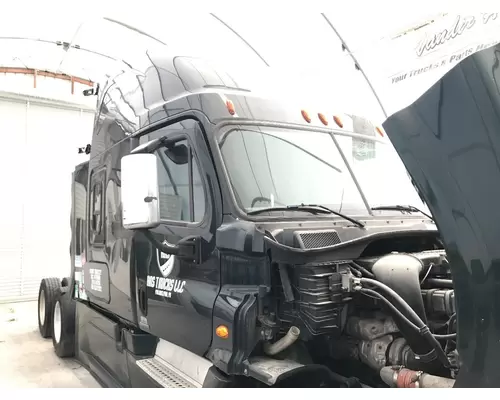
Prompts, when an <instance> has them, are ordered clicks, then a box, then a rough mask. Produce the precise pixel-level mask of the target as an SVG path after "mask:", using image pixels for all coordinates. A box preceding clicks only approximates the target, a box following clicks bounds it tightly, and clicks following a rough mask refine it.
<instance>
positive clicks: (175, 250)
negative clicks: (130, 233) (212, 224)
mask: <svg viewBox="0 0 500 400" xmlns="http://www.w3.org/2000/svg"><path fill="white" fill-rule="evenodd" d="M141 231H142V233H143V234H144V236H146V238H147V239H148V240H149V241H150V242H151V243H153V245H154V246H155V247H156V248H157V249H158V250H160V251H161V252H163V253H165V254H172V255H174V256H176V257H178V258H179V259H181V260H185V261H188V262H191V263H193V264H201V262H202V256H201V237H199V236H187V237H185V238H183V239H181V240H179V242H178V243H177V244H165V242H164V243H161V242H160V241H158V240H157V239H156V238H155V237H154V235H153V234H152V233H151V232H150V231H149V230H148V229H144V230H141Z"/></svg>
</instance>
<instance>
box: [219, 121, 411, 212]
mask: <svg viewBox="0 0 500 400" xmlns="http://www.w3.org/2000/svg"><path fill="white" fill-rule="evenodd" d="M246 127H263V128H265V127H269V128H277V129H290V130H298V131H310V132H319V133H325V134H327V135H329V136H330V139H331V140H332V141H333V143H334V145H335V147H336V149H337V151H338V152H339V154H340V156H341V157H342V160H343V162H344V164H345V167H346V169H347V171H348V172H349V176H350V178H351V179H352V180H353V183H354V184H355V186H356V188H357V190H358V192H359V194H360V196H361V199H362V202H363V205H364V207H365V208H366V212H367V215H362V216H354V215H353V216H352V217H355V218H357V219H358V220H361V221H362V220H363V219H373V218H377V217H382V216H381V215H380V214H379V213H374V211H373V210H372V209H371V206H370V205H369V202H368V201H367V198H366V195H365V193H364V192H363V189H362V187H361V185H360V183H359V181H358V179H357V177H356V175H355V173H354V171H353V170H352V167H351V165H350V163H349V162H348V160H347V158H346V156H345V154H344V152H343V151H342V148H341V146H340V145H339V143H338V141H337V139H336V137H335V136H336V135H339V136H346V137H351V138H356V139H360V140H369V141H372V142H379V143H382V144H386V141H387V139H382V138H378V137H376V136H368V135H365V134H361V133H355V132H352V131H348V130H346V129H339V128H323V127H320V126H316V125H302V124H295V123H287V122H276V121H262V120H224V121H221V122H219V123H218V124H217V125H216V126H215V127H214V131H213V132H214V142H215V143H214V144H215V146H214V151H215V152H216V153H217V158H218V159H219V160H218V161H219V163H220V164H219V165H220V167H221V170H222V172H223V174H224V179H225V181H226V182H227V189H228V191H229V194H230V197H231V201H232V203H233V205H234V211H235V213H236V214H237V217H239V218H242V219H246V220H249V221H262V220H266V221H283V220H290V219H292V220H311V219H314V220H325V219H327V220H331V219H341V218H340V217H338V216H336V215H333V214H317V215H314V214H311V213H309V212H307V211H304V212H303V213H302V212H297V211H280V212H279V215H276V216H274V215H272V211H270V214H269V215H266V214H259V215H249V214H247V211H246V210H245V209H244V208H243V207H242V206H241V205H240V203H239V202H238V200H237V196H236V194H235V191H234V187H233V184H232V182H231V179H230V176H229V172H228V170H227V166H226V163H225V162H224V158H223V156H222V152H221V149H220V143H221V142H223V141H224V139H225V138H226V136H227V135H228V134H229V133H231V132H232V131H234V130H238V129H244V128H246ZM415 190H416V189H415ZM349 216H351V215H349ZM396 218H397V219H401V216H399V217H396ZM408 218H410V219H413V218H412V216H411V215H405V217H404V219H408ZM417 218H418V217H417ZM383 219H393V217H391V216H387V215H386V216H384V217H383Z"/></svg>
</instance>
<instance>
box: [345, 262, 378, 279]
mask: <svg viewBox="0 0 500 400" xmlns="http://www.w3.org/2000/svg"><path fill="white" fill-rule="evenodd" d="M350 264H351V266H352V267H353V268H355V269H357V270H358V271H359V272H361V273H362V274H363V275H364V276H366V277H367V278H375V275H373V274H372V273H371V272H370V271H368V270H367V269H366V268H365V267H362V266H361V265H359V264H358V263H355V262H354V261H351V263H350Z"/></svg>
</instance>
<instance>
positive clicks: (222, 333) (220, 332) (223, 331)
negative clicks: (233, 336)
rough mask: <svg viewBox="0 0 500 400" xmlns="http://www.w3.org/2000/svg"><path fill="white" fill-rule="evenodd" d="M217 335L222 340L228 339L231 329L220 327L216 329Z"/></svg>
mask: <svg viewBox="0 0 500 400" xmlns="http://www.w3.org/2000/svg"><path fill="white" fill-rule="evenodd" d="M215 334H216V335H217V336H219V337H220V338H221V339H227V338H228V337H229V329H228V327H227V326H225V325H219V326H218V327H217V328H216V329H215Z"/></svg>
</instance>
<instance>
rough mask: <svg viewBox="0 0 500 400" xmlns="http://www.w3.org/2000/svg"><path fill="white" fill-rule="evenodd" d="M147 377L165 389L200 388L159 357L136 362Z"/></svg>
mask: <svg viewBox="0 0 500 400" xmlns="http://www.w3.org/2000/svg"><path fill="white" fill-rule="evenodd" d="M135 363H136V364H137V366H138V367H139V368H140V369H142V370H143V371H144V372H145V373H146V374H147V375H149V376H150V377H151V378H152V379H154V380H155V381H156V382H158V383H159V384H160V385H161V386H163V387H165V388H178V389H181V388H182V389H188V388H200V387H201V385H199V384H198V383H197V382H195V381H194V380H192V379H190V378H189V377H188V376H186V375H185V374H183V373H182V372H181V371H179V370H178V369H177V368H175V367H173V366H172V365H170V364H169V363H167V362H166V361H165V360H162V359H161V358H159V357H153V358H145V359H143V360H137V361H136V362H135Z"/></svg>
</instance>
